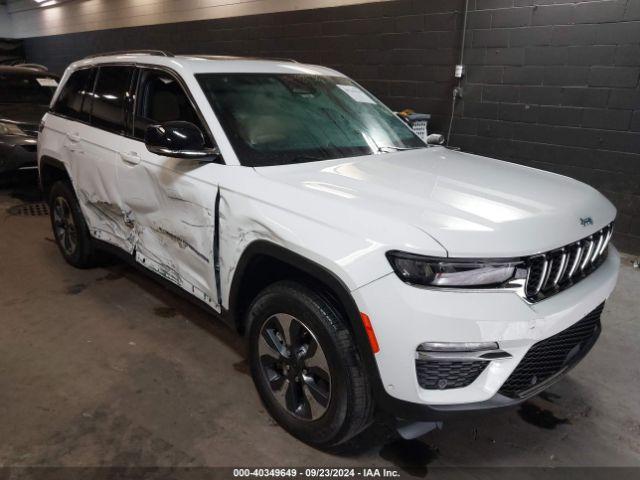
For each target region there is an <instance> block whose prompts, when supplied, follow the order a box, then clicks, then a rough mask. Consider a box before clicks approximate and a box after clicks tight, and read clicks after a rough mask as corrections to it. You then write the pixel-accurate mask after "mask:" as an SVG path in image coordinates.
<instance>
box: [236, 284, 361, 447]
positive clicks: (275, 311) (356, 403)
mask: <svg viewBox="0 0 640 480" xmlns="http://www.w3.org/2000/svg"><path fill="white" fill-rule="evenodd" d="M281 314H284V315H289V316H291V317H293V320H291V319H289V320H290V322H291V323H290V325H294V327H291V326H290V327H289V337H290V338H291V342H290V345H291V348H290V350H289V355H288V357H285V356H282V355H281V356H280V357H279V359H278V360H279V362H274V361H273V359H274V358H275V357H276V356H277V355H274V354H273V353H274V352H275V350H274V349H273V348H269V341H273V340H275V338H274V337H273V333H274V332H275V333H276V336H277V330H278V328H277V325H278V324H280V323H281V322H280V320H279V319H284V318H285V317H282V316H281ZM247 322H248V323H247V326H248V329H247V332H248V352H249V366H250V369H251V375H252V377H253V380H254V383H255V385H256V388H257V390H258V393H259V395H260V398H261V399H262V402H263V403H264V405H265V407H266V409H267V411H268V412H269V413H270V414H271V416H272V417H273V418H274V419H275V420H276V421H277V422H278V423H279V424H280V425H281V426H282V427H283V428H284V429H285V430H287V431H288V432H289V433H291V434H292V435H293V436H295V437H296V438H298V439H300V440H302V441H303V442H305V443H307V444H309V445H312V446H314V447H316V448H321V449H325V450H328V449H333V450H336V448H337V449H339V446H340V445H341V444H344V443H345V442H347V441H348V440H350V439H351V438H353V437H354V436H355V435H357V434H358V433H360V432H361V431H363V430H364V429H365V428H366V427H367V426H369V425H370V424H371V421H372V417H373V415H372V411H373V399H372V395H371V390H370V388H369V384H368V381H367V377H366V374H365V371H364V366H363V364H362V361H361V360H360V357H359V355H358V351H357V349H356V345H355V342H354V340H353V336H352V334H351V332H350V331H349V329H348V328H347V326H346V322H345V320H344V319H343V318H342V315H341V314H340V313H339V311H338V309H337V308H335V307H334V305H333V304H332V303H331V301H330V300H328V298H327V297H325V296H323V295H321V294H320V293H318V292H316V291H314V290H311V289H310V288H307V287H306V286H303V285H301V284H299V283H296V282H292V281H281V282H277V283H275V284H273V285H271V286H269V287H267V288H266V289H265V290H263V291H262V292H261V293H260V294H259V295H258V296H257V297H256V298H255V300H254V301H253V303H252V304H251V306H250V307H249V310H248V313H247ZM305 329H306V330H305ZM294 337H295V338H298V341H296V340H295V338H294ZM280 340H282V338H280ZM261 341H262V343H261ZM305 342H306V343H305ZM285 344H286V342H285V341H284V340H283V342H282V343H281V344H279V345H285ZM318 346H319V347H318ZM318 348H319V350H318ZM261 349H262V350H261ZM265 349H266V352H267V354H266V355H265V354H264V353H265ZM294 351H295V352H297V353H300V352H305V353H304V354H301V355H294V353H293V352H294ZM294 358H295V360H292V359H294ZM319 358H320V360H321V359H322V358H324V359H325V360H326V362H325V363H324V365H326V367H327V370H328V372H324V371H323V368H322V367H318V366H317V365H316V366H313V365H311V366H309V364H308V363H307V362H309V363H315V364H318V363H322V362H321V361H320V362H318V359H319ZM287 362H289V363H290V364H291V365H289V363H287ZM297 363H301V365H297V366H296V365H294V364H297ZM296 369H297V370H298V371H299V372H301V373H300V374H299V375H297V374H296V373H295V370H296ZM325 373H328V375H329V380H328V381H327V378H326V374H325ZM278 375H280V377H278ZM296 375H297V376H296ZM283 378H284V379H285V380H282V379H283ZM296 378H297V380H296ZM282 382H284V383H282ZM280 384H282V385H284V386H286V389H285V387H284V386H283V387H281V388H278V386H279V385H280ZM311 385H312V386H313V388H312V387H311ZM327 385H328V388H327ZM272 386H275V387H272ZM321 387H323V388H324V393H322V390H323V388H321ZM274 388H275V389H278V390H279V392H278V393H281V394H282V393H283V392H284V393H285V395H284V397H285V398H284V399H281V400H278V396H277V395H276V393H274ZM327 390H328V392H329V395H328V396H327V395H326V391H327ZM295 392H298V393H295ZM304 392H306V394H304ZM318 392H320V393H318ZM289 394H291V395H289ZM300 395H303V396H304V397H305V398H304V399H302V400H300V399H301V398H302V397H301V396H300ZM327 397H328V400H326V398H327ZM292 399H297V400H300V401H297V400H296V401H294V400H292ZM305 400H306V402H305ZM281 402H282V403H281ZM325 402H326V403H325ZM312 403H313V405H314V407H311V404H312ZM294 405H298V408H293V406H294ZM319 412H320V413H319Z"/></svg>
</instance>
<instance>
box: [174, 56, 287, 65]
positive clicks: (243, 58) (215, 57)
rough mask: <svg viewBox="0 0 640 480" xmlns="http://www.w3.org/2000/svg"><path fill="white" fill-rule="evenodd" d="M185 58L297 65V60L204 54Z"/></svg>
mask: <svg viewBox="0 0 640 480" xmlns="http://www.w3.org/2000/svg"><path fill="white" fill-rule="evenodd" d="M184 56H185V57H195V58H203V59H205V60H267V61H272V62H292V63H298V61H297V60H294V59H293V58H282V57H242V56H235V55H206V54H193V55H190V54H185V55H184Z"/></svg>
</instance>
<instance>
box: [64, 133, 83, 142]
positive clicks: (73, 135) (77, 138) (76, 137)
mask: <svg viewBox="0 0 640 480" xmlns="http://www.w3.org/2000/svg"><path fill="white" fill-rule="evenodd" d="M67 138H68V139H69V141H70V142H71V143H78V142H79V141H80V140H82V139H81V138H80V135H79V134H77V133H75V132H74V133H71V132H69V133H67Z"/></svg>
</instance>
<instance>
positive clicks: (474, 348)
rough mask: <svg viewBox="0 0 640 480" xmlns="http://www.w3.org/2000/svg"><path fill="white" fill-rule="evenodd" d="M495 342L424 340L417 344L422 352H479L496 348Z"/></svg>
mask: <svg viewBox="0 0 640 480" xmlns="http://www.w3.org/2000/svg"><path fill="white" fill-rule="evenodd" d="M497 349H498V344H497V343H496V342H425V343H422V344H420V345H419V346H418V351H422V352H479V351H483V350H497Z"/></svg>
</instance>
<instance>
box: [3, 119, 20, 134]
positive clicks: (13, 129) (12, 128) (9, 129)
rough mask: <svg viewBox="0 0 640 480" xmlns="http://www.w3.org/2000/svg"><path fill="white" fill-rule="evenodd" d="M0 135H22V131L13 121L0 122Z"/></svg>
mask: <svg viewBox="0 0 640 480" xmlns="http://www.w3.org/2000/svg"><path fill="white" fill-rule="evenodd" d="M0 135H24V132H23V131H22V130H21V129H20V127H19V126H18V125H16V124H15V123H9V122H0Z"/></svg>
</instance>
